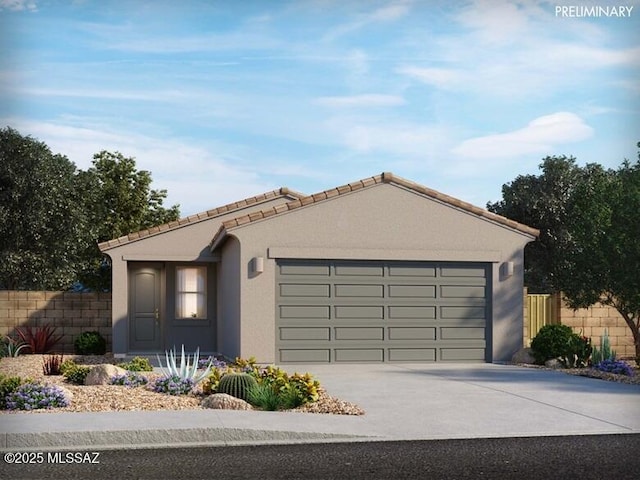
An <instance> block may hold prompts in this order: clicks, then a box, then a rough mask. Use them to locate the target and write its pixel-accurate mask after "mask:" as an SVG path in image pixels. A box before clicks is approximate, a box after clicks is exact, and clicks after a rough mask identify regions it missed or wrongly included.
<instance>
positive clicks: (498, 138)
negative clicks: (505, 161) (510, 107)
mask: <svg viewBox="0 0 640 480" xmlns="http://www.w3.org/2000/svg"><path fill="white" fill-rule="evenodd" d="M592 135H593V129H592V128H591V127H590V126H589V125H587V124H586V123H584V121H583V120H582V119H581V118H580V117H579V116H577V115H575V114H573V113H570V112H557V113H553V114H551V115H545V116H543V117H538V118H536V119H534V120H533V121H531V122H530V123H529V124H528V125H527V126H526V127H524V128H521V129H519V130H515V131H513V132H508V133H501V134H496V135H487V136H485V137H476V138H471V139H469V140H465V141H464V142H462V143H461V144H460V145H458V146H457V147H455V148H454V149H453V150H452V151H453V153H455V154H457V155H459V156H462V157H466V158H473V159H501V158H514V157H518V156H522V155H529V154H544V153H547V152H550V151H552V150H553V149H554V147H556V146H557V145H562V144H565V143H573V142H579V141H581V140H585V139H587V138H589V137H591V136H592Z"/></svg>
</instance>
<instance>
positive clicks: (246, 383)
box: [217, 373, 258, 402]
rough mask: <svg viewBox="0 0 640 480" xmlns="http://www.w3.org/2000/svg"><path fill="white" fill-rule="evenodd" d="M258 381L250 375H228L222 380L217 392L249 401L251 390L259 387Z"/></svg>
mask: <svg viewBox="0 0 640 480" xmlns="http://www.w3.org/2000/svg"><path fill="white" fill-rule="evenodd" d="M257 383H258V382H256V379H255V378H253V377H252V376H251V375H249V374H248V373H227V374H226V375H224V376H223V377H222V378H221V379H220V383H219V384H218V388H217V392H218V393H226V394H227V395H231V396H232V397H236V398H240V399H242V400H244V401H245V402H246V401H247V398H248V395H249V389H250V388H251V387H253V386H255V385H257Z"/></svg>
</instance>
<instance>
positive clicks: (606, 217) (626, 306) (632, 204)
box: [560, 143, 640, 363]
mask: <svg viewBox="0 0 640 480" xmlns="http://www.w3.org/2000/svg"><path fill="white" fill-rule="evenodd" d="M638 147H639V148H640V143H639V144H638ZM639 158H640V157H639ZM571 203H572V204H571V212H572V217H571V232H572V236H573V240H574V245H573V248H572V249H571V251H569V252H568V254H567V256H566V262H565V264H566V268H565V271H564V272H563V273H562V275H561V279H560V285H561V290H562V292H563V293H564V295H565V297H566V299H567V303H568V304H569V306H570V307H572V308H586V307H589V306H591V305H593V304H594V303H596V302H600V303H602V304H604V305H609V306H611V307H613V308H615V309H616V310H617V311H618V312H619V313H620V315H621V316H622V318H624V320H625V322H626V324H627V325H628V326H629V329H630V330H631V333H632V335H633V340H634V345H635V355H636V360H637V361H638V363H640V160H638V161H637V162H636V163H634V164H632V163H630V162H629V161H625V162H624V163H623V164H622V165H621V166H620V167H619V168H618V169H617V170H615V171H614V170H609V171H604V170H602V169H595V170H592V171H591V172H590V176H589V181H588V182H587V181H584V182H582V183H580V184H579V185H578V186H577V188H576V191H575V193H574V195H573V197H572V199H571Z"/></svg>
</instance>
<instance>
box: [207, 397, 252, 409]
mask: <svg viewBox="0 0 640 480" xmlns="http://www.w3.org/2000/svg"><path fill="white" fill-rule="evenodd" d="M201 405H202V407H203V408H215V409H218V410H253V407H252V406H251V404H250V403H247V402H245V401H244V400H242V399H240V398H236V397H232V396H231V395H227V394H226V393H214V394H213V395H209V396H208V397H206V398H205V399H204V400H202V403H201Z"/></svg>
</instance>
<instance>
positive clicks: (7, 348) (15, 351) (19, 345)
mask: <svg viewBox="0 0 640 480" xmlns="http://www.w3.org/2000/svg"><path fill="white" fill-rule="evenodd" d="M23 348H29V345H28V344H27V343H26V342H23V341H21V340H16V339H14V338H11V337H10V336H8V335H7V336H5V341H4V342H3V350H4V353H5V354H6V356H7V357H17V356H18V355H20V352H21V351H22V349H23Z"/></svg>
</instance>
